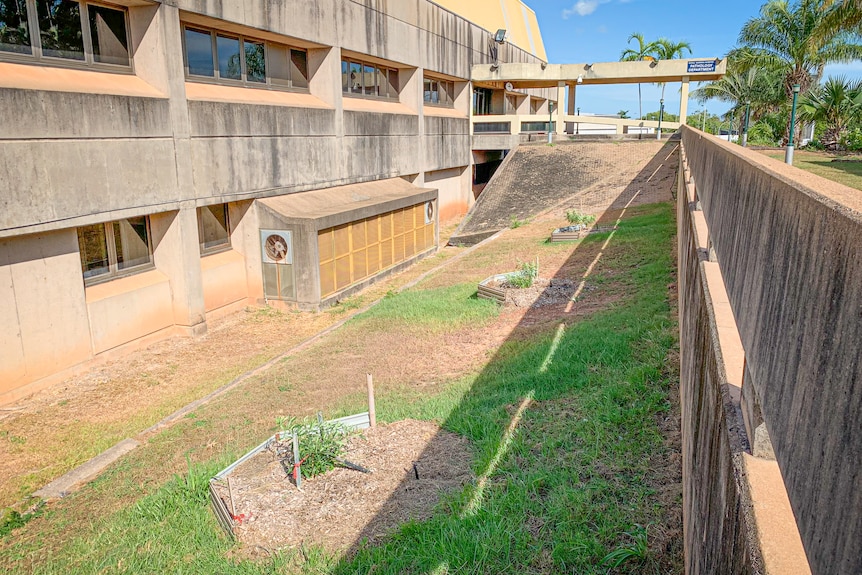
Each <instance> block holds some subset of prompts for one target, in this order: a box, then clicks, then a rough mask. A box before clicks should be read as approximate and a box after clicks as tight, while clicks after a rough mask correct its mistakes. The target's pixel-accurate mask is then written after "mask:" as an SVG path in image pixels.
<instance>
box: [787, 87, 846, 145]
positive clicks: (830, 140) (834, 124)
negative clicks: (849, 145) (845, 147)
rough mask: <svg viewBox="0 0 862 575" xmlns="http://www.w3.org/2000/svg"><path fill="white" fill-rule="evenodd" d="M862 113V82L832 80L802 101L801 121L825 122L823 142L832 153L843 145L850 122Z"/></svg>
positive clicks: (814, 89)
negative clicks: (842, 140)
mask: <svg viewBox="0 0 862 575" xmlns="http://www.w3.org/2000/svg"><path fill="white" fill-rule="evenodd" d="M860 114H862V81H858V82H849V81H848V80H847V79H846V78H844V77H837V78H835V77H830V78H829V79H828V80H827V81H826V83H825V84H823V85H822V86H817V87H815V88H813V89H812V90H811V91H810V92H809V93H808V94H807V95H805V96H803V97H802V99H801V100H800V102H799V118H800V120H802V121H804V122H824V123H825V124H826V131H825V132H824V133H823V137H822V139H821V142H822V143H823V145H824V146H826V148H827V149H829V150H834V149H837V148H838V147H839V145H840V144H841V138H842V136H843V135H844V134H845V133H846V131H847V128H848V127H849V126H850V123H851V122H852V121H853V120H854V119H855V118H857V117H858V115H860Z"/></svg>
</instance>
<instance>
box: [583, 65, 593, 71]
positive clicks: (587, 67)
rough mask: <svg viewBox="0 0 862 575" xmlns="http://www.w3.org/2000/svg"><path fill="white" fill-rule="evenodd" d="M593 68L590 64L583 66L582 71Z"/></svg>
mask: <svg viewBox="0 0 862 575" xmlns="http://www.w3.org/2000/svg"><path fill="white" fill-rule="evenodd" d="M592 67H593V65H592V64H584V70H591V69H592Z"/></svg>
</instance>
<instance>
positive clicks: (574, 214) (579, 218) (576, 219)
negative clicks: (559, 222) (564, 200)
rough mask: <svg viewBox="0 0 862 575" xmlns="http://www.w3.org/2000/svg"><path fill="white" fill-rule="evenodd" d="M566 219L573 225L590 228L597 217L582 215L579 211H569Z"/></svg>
mask: <svg viewBox="0 0 862 575" xmlns="http://www.w3.org/2000/svg"><path fill="white" fill-rule="evenodd" d="M566 219H567V220H568V221H569V223H570V224H572V225H577V226H588V225H590V224H591V223H593V222H595V221H596V216H594V215H592V214H582V213H581V212H579V211H577V210H568V211H567V212H566Z"/></svg>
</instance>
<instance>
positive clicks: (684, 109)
mask: <svg viewBox="0 0 862 575" xmlns="http://www.w3.org/2000/svg"><path fill="white" fill-rule="evenodd" d="M688 83H689V77H688V76H683V77H682V91H681V92H680V98H679V123H680V124H685V120H686V118H687V117H688Z"/></svg>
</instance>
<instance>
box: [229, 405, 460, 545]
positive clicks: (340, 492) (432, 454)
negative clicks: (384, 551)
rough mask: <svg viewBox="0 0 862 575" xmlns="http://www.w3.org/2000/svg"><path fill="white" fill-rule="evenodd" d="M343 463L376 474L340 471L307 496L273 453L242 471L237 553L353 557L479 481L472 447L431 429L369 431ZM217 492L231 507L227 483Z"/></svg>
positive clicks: (311, 482)
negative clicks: (308, 551) (314, 549)
mask: <svg viewBox="0 0 862 575" xmlns="http://www.w3.org/2000/svg"><path fill="white" fill-rule="evenodd" d="M344 458H345V459H347V460H349V461H351V462H353V463H357V464H359V465H361V466H363V467H365V468H367V469H370V470H371V471H372V473H362V472H359V471H354V470H350V469H345V468H336V469H334V470H332V471H329V472H327V473H325V474H323V475H320V476H317V477H314V478H311V479H304V480H303V482H302V489H301V490H300V489H297V488H296V487H295V485H294V484H293V482H292V481H291V479H290V478H289V477H288V474H287V473H286V471H285V469H284V467H283V466H282V463H281V461H279V459H278V458H277V457H276V455H275V453H274V452H273V451H270V450H264V451H262V452H261V453H259V454H257V455H255V456H254V457H252V458H251V459H249V460H248V461H246V462H244V463H243V464H242V465H240V466H239V467H237V468H236V469H235V470H234V471H233V472H232V473H231V475H230V478H231V484H232V490H233V503H234V515H235V516H240V515H244V516H245V517H244V519H243V522H242V524H240V525H235V527H234V533H235V535H236V536H237V539H238V540H239V541H240V542H241V543H242V547H241V549H240V551H239V553H238V554H239V555H244V556H249V557H255V556H261V555H269V554H271V553H272V552H274V551H276V550H278V549H283V548H296V547H300V546H302V547H310V546H320V547H323V548H325V549H326V550H327V551H329V552H331V553H335V554H339V553H341V554H344V553H349V552H351V551H352V550H355V548H356V546H357V545H358V544H359V543H360V542H362V541H366V540H367V541H368V542H373V541H375V540H379V539H381V538H383V537H385V536H386V535H387V534H389V533H391V532H392V531H393V530H394V529H395V528H396V527H398V526H399V525H401V524H403V523H405V522H407V521H409V520H411V519H414V520H423V519H427V518H429V517H430V516H431V513H432V511H433V509H434V507H435V506H436V505H437V503H438V502H439V500H440V496H441V494H443V493H445V492H448V491H452V490H454V489H457V488H459V487H462V486H464V485H465V484H467V483H468V482H470V481H472V480H473V479H474V475H473V472H472V461H473V456H472V450H471V448H470V444H469V441H468V440H467V439H465V438H464V437H462V436H460V435H456V434H454V433H450V432H448V431H444V430H442V429H441V428H440V426H439V425H437V424H435V423H430V422H423V421H416V420H403V421H399V422H396V423H392V424H389V425H379V426H377V427H376V428H373V429H366V430H364V431H362V432H361V433H357V434H355V435H353V436H352V437H351V438H350V440H349V442H348V448H347V453H346V455H345V456H344ZM414 464H415V470H414ZM417 472H418V475H419V479H416V474H417ZM216 491H217V493H218V495H219V496H220V497H222V499H223V500H224V501H225V502H227V503H228V507H229V508H230V503H229V501H230V498H229V495H228V488H227V484H226V483H223V484H219V485H218V486H217V487H216Z"/></svg>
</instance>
